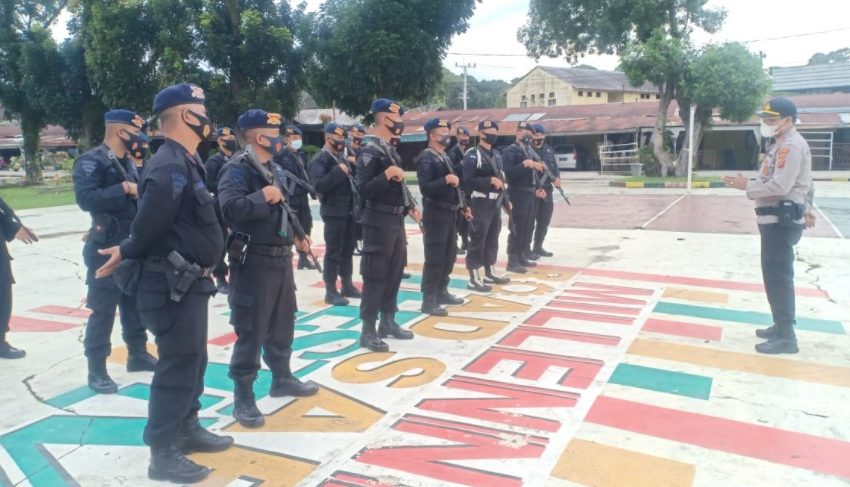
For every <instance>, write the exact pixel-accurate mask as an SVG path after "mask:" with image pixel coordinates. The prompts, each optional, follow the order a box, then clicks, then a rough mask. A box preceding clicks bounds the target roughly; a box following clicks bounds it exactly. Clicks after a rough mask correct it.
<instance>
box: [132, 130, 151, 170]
mask: <svg viewBox="0 0 850 487" xmlns="http://www.w3.org/2000/svg"><path fill="white" fill-rule="evenodd" d="M149 151H150V138H149V137H148V122H145V123H144V124H142V128H141V129H140V131H139V143H138V144H136V145H135V146H134V147H132V148H131V149H130V150H128V151H127V157H129V158H130V162H132V163H133V165H134V166H136V173H138V175H139V181H141V180H142V179H144V177H145V175H144V173H145V162H147V157H148V152H149Z"/></svg>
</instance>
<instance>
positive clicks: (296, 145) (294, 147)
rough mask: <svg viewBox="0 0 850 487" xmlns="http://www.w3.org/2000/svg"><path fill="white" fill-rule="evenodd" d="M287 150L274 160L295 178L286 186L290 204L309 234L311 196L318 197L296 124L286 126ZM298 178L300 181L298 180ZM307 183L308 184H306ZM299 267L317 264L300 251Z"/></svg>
mask: <svg viewBox="0 0 850 487" xmlns="http://www.w3.org/2000/svg"><path fill="white" fill-rule="evenodd" d="M284 133H285V140H286V150H284V151H283V152H282V153H281V154H279V155H277V156H275V158H274V161H275V162H276V163H278V164H280V166H281V167H282V168H283V169H284V171H288V172H289V173H290V174H291V175H293V176H294V178H292V177H289V178H288V183H287V185H288V187H287V188H285V189H286V190H287V192H288V193H289V194H290V197H289V200H288V201H289V206H290V207H291V208H292V209H293V210H294V211H295V213H297V214H298V220H299V221H300V222H301V226H302V227H303V228H304V231H305V232H307V235H310V231H311V230H312V229H313V215H312V213H310V198H311V197H312V198H313V199H316V195H315V194H311V189H310V188H308V187H307V185H309V184H310V176H309V175H308V174H307V164H306V161H305V160H304V157H302V155H301V146H302V144H303V141H302V135H303V134H302V132H301V129H299V128H298V127H296V126H294V125H290V126H288V127H286V129H285V131H284ZM295 178H297V179H298V180H300V181H296V179H295ZM305 183H306V184H305ZM298 268H299V269H315V268H316V266H314V265H313V263H312V262H310V259H309V258H307V254H305V253H304V252H301V251H300V250H299V251H298Z"/></svg>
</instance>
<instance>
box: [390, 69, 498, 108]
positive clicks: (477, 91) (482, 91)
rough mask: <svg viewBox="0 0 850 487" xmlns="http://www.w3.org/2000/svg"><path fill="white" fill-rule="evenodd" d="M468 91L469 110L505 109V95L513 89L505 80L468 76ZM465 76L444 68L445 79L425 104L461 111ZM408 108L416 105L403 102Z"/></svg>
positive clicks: (410, 102) (406, 101) (411, 102)
mask: <svg viewBox="0 0 850 487" xmlns="http://www.w3.org/2000/svg"><path fill="white" fill-rule="evenodd" d="M466 84H467V91H468V93H469V102H468V103H467V108H504V107H505V103H506V99H505V93H506V92H507V90H508V88H510V87H511V85H510V83H508V82H507V81H503V80H481V81H479V80H478V79H476V78H475V77H474V76H467V79H466ZM462 93H463V75H461V74H455V73H452V72H451V71H449V70H448V69H446V68H443V77H442V80H441V81H440V84H439V86H438V88H437V89H436V91H435V92H434V94H433V95H432V96H431V97H430V98H429V99H428V100H427V101H426V102H425V104H426V105H428V106H431V107H435V108H439V109H444V110H460V109H461V108H463V99H462V98H461V95H462ZM402 103H403V104H404V105H406V106H410V105H413V104H415V102H413V101H410V100H402Z"/></svg>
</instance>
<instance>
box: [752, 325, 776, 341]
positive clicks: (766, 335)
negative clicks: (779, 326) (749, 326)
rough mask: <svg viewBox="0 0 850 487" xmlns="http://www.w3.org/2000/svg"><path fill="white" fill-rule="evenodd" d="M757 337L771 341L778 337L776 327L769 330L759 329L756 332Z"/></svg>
mask: <svg viewBox="0 0 850 487" xmlns="http://www.w3.org/2000/svg"><path fill="white" fill-rule="evenodd" d="M756 336H757V337H759V338H763V339H765V340H770V339H771V338H773V337H775V336H776V325H770V326H768V327H767V328H759V329H758V330H756Z"/></svg>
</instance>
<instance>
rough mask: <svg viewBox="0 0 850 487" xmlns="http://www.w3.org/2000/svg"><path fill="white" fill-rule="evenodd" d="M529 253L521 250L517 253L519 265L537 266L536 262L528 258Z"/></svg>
mask: <svg viewBox="0 0 850 487" xmlns="http://www.w3.org/2000/svg"><path fill="white" fill-rule="evenodd" d="M530 253H531V252H523V253H521V254H519V255H518V257H519V265H521V266H523V267H537V263H536V262H532V261H531V259H529V258H528V257H529V254H530ZM538 258H539V257H538Z"/></svg>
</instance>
